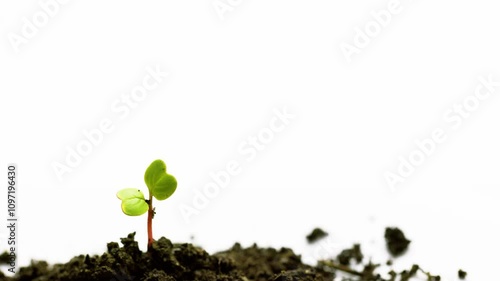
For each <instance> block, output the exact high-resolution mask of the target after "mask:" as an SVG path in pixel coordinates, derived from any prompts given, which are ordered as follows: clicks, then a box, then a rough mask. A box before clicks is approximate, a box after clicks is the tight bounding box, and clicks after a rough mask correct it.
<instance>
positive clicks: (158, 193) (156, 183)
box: [144, 160, 177, 200]
mask: <svg viewBox="0 0 500 281" xmlns="http://www.w3.org/2000/svg"><path fill="white" fill-rule="evenodd" d="M144 181H145V182H146V185H147V186H148V189H149V192H151V194H152V195H153V196H154V197H155V198H156V199H158V200H165V199H167V198H168V197H170V196H171V195H172V194H173V193H174V192H175V189H176V188H177V180H176V179H175V177H174V176H172V175H169V174H167V166H166V165H165V162H163V161H162V160H155V161H153V163H151V165H149V167H148V168H147V169H146V173H145V174H144Z"/></svg>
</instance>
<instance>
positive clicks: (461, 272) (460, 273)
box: [458, 269, 467, 279]
mask: <svg viewBox="0 0 500 281" xmlns="http://www.w3.org/2000/svg"><path fill="white" fill-rule="evenodd" d="M465 277H467V272H465V271H463V270H461V269H460V270H459V271H458V278H460V279H465Z"/></svg>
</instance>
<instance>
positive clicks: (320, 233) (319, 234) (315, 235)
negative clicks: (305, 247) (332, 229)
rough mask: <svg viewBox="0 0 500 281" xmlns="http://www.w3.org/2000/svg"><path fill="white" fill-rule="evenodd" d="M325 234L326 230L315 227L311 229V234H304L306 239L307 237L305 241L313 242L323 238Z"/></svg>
mask: <svg viewBox="0 0 500 281" xmlns="http://www.w3.org/2000/svg"><path fill="white" fill-rule="evenodd" d="M326 236H328V233H327V232H326V231H324V230H323V229H321V228H315V229H313V231H312V232H311V234H309V235H307V236H306V239H307V242H309V243H314V242H316V241H318V240H320V239H321V238H324V237H326Z"/></svg>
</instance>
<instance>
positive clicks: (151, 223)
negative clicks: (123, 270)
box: [148, 192, 154, 252]
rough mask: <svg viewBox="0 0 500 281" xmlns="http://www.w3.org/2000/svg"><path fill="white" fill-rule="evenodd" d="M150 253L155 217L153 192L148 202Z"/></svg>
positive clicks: (149, 250)
mask: <svg viewBox="0 0 500 281" xmlns="http://www.w3.org/2000/svg"><path fill="white" fill-rule="evenodd" d="M148 205H149V209H148V252H151V248H152V247H153V215H154V210H153V195H152V194H151V192H150V193H149V200H148Z"/></svg>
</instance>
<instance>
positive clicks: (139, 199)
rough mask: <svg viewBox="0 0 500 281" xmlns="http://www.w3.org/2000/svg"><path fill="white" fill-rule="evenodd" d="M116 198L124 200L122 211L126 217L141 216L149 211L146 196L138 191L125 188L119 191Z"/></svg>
mask: <svg viewBox="0 0 500 281" xmlns="http://www.w3.org/2000/svg"><path fill="white" fill-rule="evenodd" d="M116 196H117V197H118V198H119V199H120V200H122V211H123V213H124V214H126V215H129V216H140V215H142V214H144V213H146V212H147V211H148V209H149V205H148V203H147V202H146V199H145V198H144V194H143V193H142V191H140V190H138V189H135V188H125V189H122V190H120V191H118V193H116Z"/></svg>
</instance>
